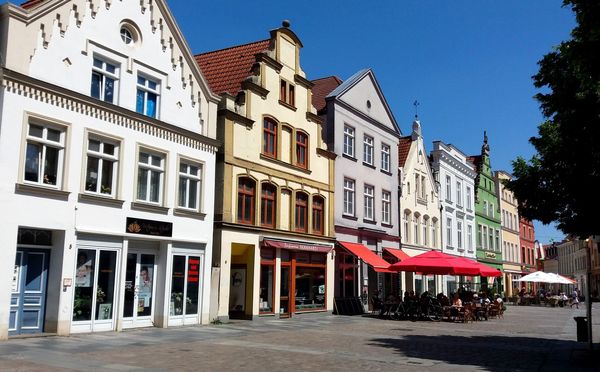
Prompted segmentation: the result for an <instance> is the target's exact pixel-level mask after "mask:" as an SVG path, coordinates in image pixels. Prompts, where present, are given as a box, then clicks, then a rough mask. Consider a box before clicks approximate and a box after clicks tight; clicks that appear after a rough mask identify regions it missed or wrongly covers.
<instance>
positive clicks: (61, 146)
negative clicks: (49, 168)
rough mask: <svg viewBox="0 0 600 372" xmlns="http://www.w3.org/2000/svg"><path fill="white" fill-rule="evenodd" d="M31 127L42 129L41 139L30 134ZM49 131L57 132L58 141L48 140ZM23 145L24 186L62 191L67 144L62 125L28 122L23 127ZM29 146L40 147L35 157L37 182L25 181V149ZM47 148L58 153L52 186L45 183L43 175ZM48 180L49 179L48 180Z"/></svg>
mask: <svg viewBox="0 0 600 372" xmlns="http://www.w3.org/2000/svg"><path fill="white" fill-rule="evenodd" d="M32 126H35V127H39V128H41V129H42V133H41V137H38V136H35V135H32V134H31V128H32ZM49 131H53V132H58V136H59V138H58V141H55V140H52V139H49V138H48V133H49ZM24 135H25V145H24V154H23V170H22V173H21V174H22V177H23V178H22V180H23V183H24V184H29V185H37V186H43V187H50V188H54V189H62V186H63V180H64V162H65V159H66V156H65V152H66V143H67V140H66V138H67V127H66V126H62V125H56V124H51V123H46V122H43V121H41V120H40V121H38V120H32V119H30V120H28V122H27V125H26V126H25V133H24ZM29 144H32V145H34V144H35V145H37V146H39V147H40V152H39V154H38V155H37V171H36V174H37V181H32V180H27V179H26V177H27V168H28V167H27V160H28V156H27V148H28V146H29ZM48 148H52V149H56V150H57V151H58V159H57V161H56V175H55V177H56V180H55V182H54V184H52V183H51V182H45V179H46V175H45V174H44V172H45V169H44V164H45V163H46V155H47V151H48ZM48 180H49V178H48Z"/></svg>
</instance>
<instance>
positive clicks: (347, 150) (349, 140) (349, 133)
mask: <svg viewBox="0 0 600 372" xmlns="http://www.w3.org/2000/svg"><path fill="white" fill-rule="evenodd" d="M344 155H348V156H350V157H354V128H352V127H349V126H347V125H345V126H344Z"/></svg>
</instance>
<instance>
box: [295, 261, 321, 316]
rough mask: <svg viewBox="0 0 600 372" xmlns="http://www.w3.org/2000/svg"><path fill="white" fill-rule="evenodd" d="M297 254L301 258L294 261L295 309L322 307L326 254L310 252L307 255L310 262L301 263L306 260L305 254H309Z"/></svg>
mask: <svg viewBox="0 0 600 372" xmlns="http://www.w3.org/2000/svg"><path fill="white" fill-rule="evenodd" d="M297 255H298V256H299V257H300V258H301V260H297V263H296V275H295V283H294V284H295V299H296V311H302V310H315V309H324V308H325V286H326V284H325V283H326V267H325V257H326V256H325V255H324V254H318V253H312V254H310V257H309V260H310V261H309V262H310V264H305V265H302V263H303V262H306V256H309V254H308V253H298V254H297ZM305 255H306V256H305ZM301 261H302V262H301ZM309 265H310V266H309Z"/></svg>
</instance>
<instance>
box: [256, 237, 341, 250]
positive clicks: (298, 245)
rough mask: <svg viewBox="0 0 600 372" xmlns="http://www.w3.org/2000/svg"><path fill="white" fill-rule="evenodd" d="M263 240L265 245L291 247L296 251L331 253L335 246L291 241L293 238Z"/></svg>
mask: <svg viewBox="0 0 600 372" xmlns="http://www.w3.org/2000/svg"><path fill="white" fill-rule="evenodd" d="M262 242H263V245H264V246H265V247H269V248H281V249H291V250H295V251H307V252H319V253H329V252H330V251H331V250H332V249H333V246H329V245H320V244H311V243H304V242H295V241H291V240H272V239H263V241H262Z"/></svg>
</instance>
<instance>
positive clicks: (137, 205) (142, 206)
mask: <svg viewBox="0 0 600 372" xmlns="http://www.w3.org/2000/svg"><path fill="white" fill-rule="evenodd" d="M131 209H134V210H138V211H144V212H152V213H160V214H168V213H169V208H167V207H162V206H160V205H154V204H149V203H143V202H132V203H131Z"/></svg>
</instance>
